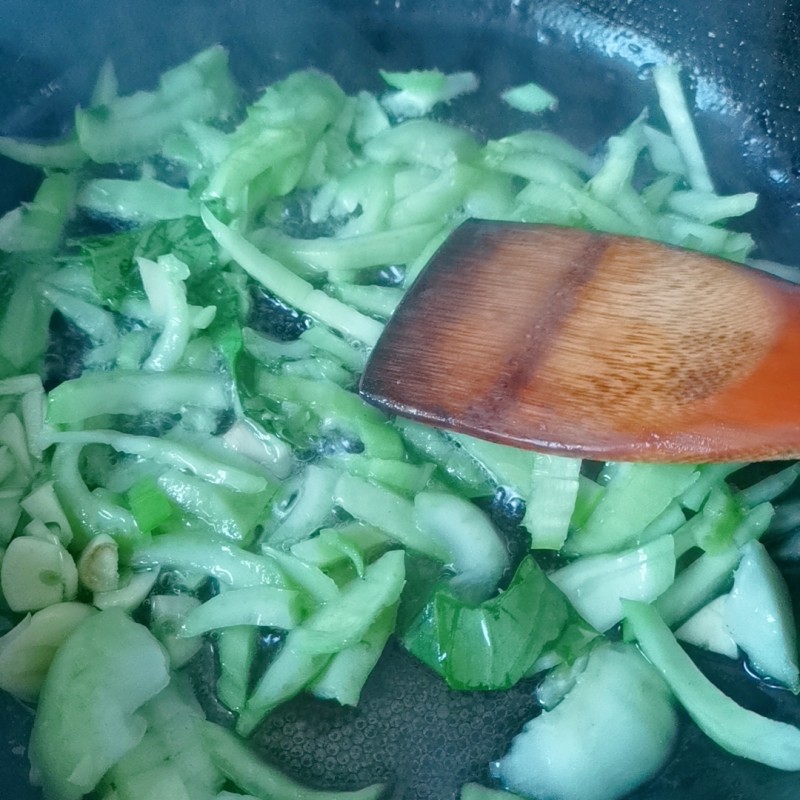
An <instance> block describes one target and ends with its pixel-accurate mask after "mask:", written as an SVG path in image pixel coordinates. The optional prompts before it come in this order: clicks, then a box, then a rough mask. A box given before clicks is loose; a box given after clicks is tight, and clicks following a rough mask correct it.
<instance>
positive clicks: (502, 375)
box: [361, 221, 800, 461]
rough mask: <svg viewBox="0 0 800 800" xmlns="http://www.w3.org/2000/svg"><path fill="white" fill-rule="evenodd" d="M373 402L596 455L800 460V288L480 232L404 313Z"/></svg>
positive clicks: (631, 244) (435, 264)
mask: <svg viewBox="0 0 800 800" xmlns="http://www.w3.org/2000/svg"><path fill="white" fill-rule="evenodd" d="M361 393H362V395H363V396H364V397H365V398H366V399H367V400H369V401H370V402H372V403H374V404H376V405H378V406H380V407H382V408H384V409H386V410H388V411H390V412H392V413H397V414H400V415H403V416H409V417H413V418H416V419H421V420H424V421H427V422H430V423H432V424H434V425H437V426H440V427H445V428H449V429H452V430H456V431H462V432H465V433H470V434H474V435H476V436H480V437H483V438H486V439H490V440H492V441H496V442H502V443H505V444H512V445H516V446H519V447H526V448H533V449H538V450H544V451H553V452H561V453H564V454H569V453H573V454H574V455H576V456H577V455H580V456H583V457H588V458H599V459H624V460H647V461H656V460H663V461H707V460H740V459H741V460H764V459H771V458H789V457H796V456H798V454H800V288H798V287H797V286H794V285H792V284H789V283H787V282H785V281H781V280H778V279H776V278H772V277H770V276H767V275H764V274H762V273H758V272H756V271H754V270H751V269H748V268H746V267H742V266H740V265H737V264H733V263H732V262H728V261H724V260H722V259H718V258H713V257H710V256H704V255H701V254H699V253H695V252H691V251H687V250H682V249H679V248H674V247H668V246H666V245H661V244H658V243H655V242H651V241H648V240H644V239H636V238H630V237H622V236H611V235H604V234H597V233H593V232H589V231H583V230H575V229H566V228H559V227H555V226H547V225H527V224H516V223H496V222H485V221H470V222H467V223H465V224H464V225H462V226H461V227H460V228H458V229H457V230H456V231H455V232H454V233H453V235H452V236H451V237H450V238H449V239H448V240H447V242H446V243H445V244H444V245H443V247H442V248H441V249H440V250H439V251H438V252H437V253H436V255H435V256H434V257H433V259H432V260H431V262H430V263H429V264H428V266H427V267H426V268H425V271H424V272H423V273H422V275H421V276H420V277H419V279H418V280H417V282H416V283H415V284H414V286H413V287H412V288H411V290H410V291H409V293H408V295H407V296H406V298H405V299H404V300H403V302H402V303H401V304H400V306H399V308H398V309H397V311H396V312H395V314H394V316H393V317H392V319H391V320H390V321H389V323H388V325H387V327H386V330H385V332H384V334H383V336H382V337H381V339H380V341H379V342H378V344H377V345H376V347H375V349H374V351H373V353H372V356H371V358H370V360H369V363H368V364H367V368H366V371H365V374H364V376H363V378H362V383H361Z"/></svg>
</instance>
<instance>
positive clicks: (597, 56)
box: [0, 0, 800, 800]
mask: <svg viewBox="0 0 800 800" xmlns="http://www.w3.org/2000/svg"><path fill="white" fill-rule="evenodd" d="M213 42H221V43H223V44H224V45H226V46H227V47H228V48H229V49H230V53H231V62H232V67H233V71H234V73H235V74H236V75H237V77H238V78H239V80H240V82H241V83H242V84H243V85H244V86H245V87H248V88H251V89H256V88H257V87H259V86H260V85H263V84H265V83H268V82H269V81H271V80H274V79H276V78H279V77H281V76H283V75H285V74H286V73H288V72H289V71H291V70H294V69H297V68H302V67H306V66H309V65H314V66H317V67H319V68H321V69H324V70H326V71H329V72H331V73H332V74H333V75H334V76H336V77H337V78H338V79H339V80H340V82H341V83H342V84H343V86H344V87H345V88H346V89H348V90H353V89H356V88H361V87H364V86H366V87H367V88H375V89H377V88H379V85H380V79H379V77H378V75H377V68H378V67H384V68H389V69H406V68H420V67H439V68H441V69H443V70H456V69H469V70H474V71H475V72H476V73H478V74H479V75H480V77H481V79H482V87H481V90H480V92H479V93H478V94H476V95H475V96H473V97H470V98H468V99H467V100H465V101H463V102H461V103H459V104H458V106H457V111H456V110H454V111H453V112H452V113H453V114H454V115H455V114H458V118H460V119H466V120H467V121H468V123H469V124H470V125H472V126H473V127H474V128H475V129H476V130H478V131H479V132H481V133H483V134H486V135H495V134H499V133H501V132H503V131H507V130H509V129H510V128H511V127H512V126H514V125H516V126H519V125H520V124H522V120H521V118H519V117H515V116H514V115H515V113H516V112H513V111H510V110H503V109H502V108H501V107H500V105H499V104H498V103H497V101H496V99H495V98H496V95H497V92H498V90H500V89H503V88H507V87H508V86H510V85H513V84H516V83H519V82H522V81H525V80H536V81H538V82H540V83H541V84H543V85H544V86H545V87H546V88H548V89H550V90H551V91H553V92H554V93H556V94H557V95H558V96H559V97H560V99H561V112H562V113H561V114H560V115H559V117H558V125H559V126H560V129H559V130H560V132H563V133H564V134H565V135H566V136H567V138H569V139H571V140H572V141H573V142H575V143H576V144H578V145H580V146H583V147H586V148H592V147H593V146H595V145H596V144H597V143H598V142H599V141H601V140H602V139H603V138H604V137H605V136H607V135H608V134H609V133H612V132H614V131H616V130H618V129H619V128H620V127H621V126H622V125H623V124H625V123H626V122H628V121H630V120H631V119H632V118H633V117H634V116H635V115H636V114H637V113H638V112H639V111H640V110H641V108H642V106H643V105H644V104H645V102H647V100H648V98H650V97H651V92H652V89H651V86H650V84H649V82H647V81H646V80H643V78H646V77H647V74H648V70H649V65H651V64H653V63H655V62H658V61H663V60H665V59H667V58H672V59H674V60H676V61H678V62H679V63H681V64H683V65H684V66H685V67H686V68H687V69H686V74H687V75H688V77H689V79H690V80H689V82H690V84H691V88H692V89H694V90H696V95H695V101H696V111H697V120H698V127H699V132H700V135H701V139H702V140H703V142H704V144H705V145H706V147H707V149H708V152H709V154H710V163H711V171H712V174H713V176H714V179H715V181H716V184H717V188H718V189H719V190H720V191H722V192H738V191H745V190H755V191H757V192H759V193H760V194H761V196H762V199H761V202H760V203H759V206H758V208H757V210H756V211H755V212H753V214H751V215H750V218H749V219H748V220H747V223H746V224H747V227H748V229H749V230H751V231H752V232H753V233H754V235H755V236H756V239H757V241H758V245H759V251H758V253H757V255H758V256H760V257H763V258H771V259H776V260H780V261H783V262H785V263H789V264H792V265H794V266H796V267H798V269H799V270H800V2H796V1H795V0H671V2H668V3H667V2H662V3H655V2H653V1H652V0H608V1H607V2H603V0H583V2H578V1H577V0H576V1H575V2H566V0H565V1H563V2H562V1H560V0H542V1H540V2H537V1H536V0H390V1H389V2H384V0H329V2H321V1H320V2H312V1H311V0H269V2H268V1H267V0H168V1H166V2H165V0H159V1H158V2H157V1H156V0H138V2H135V3H134V2H131V3H127V2H122V1H120V2H107V1H104V0H71V2H68V0H49V2H48V1H46V0H0V134H2V135H20V136H31V137H36V136H54V135H57V134H59V133H60V132H62V131H63V130H64V128H65V127H66V126H67V125H68V124H69V121H70V114H71V111H72V109H73V107H74V106H75V104H76V103H79V102H85V101H86V100H87V99H88V96H89V93H90V91H91V86H92V83H93V80H94V77H95V76H96V74H97V71H98V69H99V67H100V65H101V64H102V62H103V60H104V59H105V58H106V57H107V56H112V57H113V59H114V63H115V66H116V67H117V71H118V74H119V76H120V79H121V88H122V90H123V91H131V90H133V89H137V88H144V87H147V86H149V85H151V84H152V83H153V82H154V81H155V80H156V78H157V76H158V75H159V73H160V72H161V71H163V70H164V69H165V68H167V67H168V66H171V65H173V64H175V63H177V62H178V61H180V60H182V59H184V58H187V57H189V56H190V55H192V54H193V53H195V52H196V51H197V50H199V49H200V48H202V47H204V46H206V45H208V44H211V43H213ZM0 170H2V173H1V174H2V181H1V182H0V212H4V211H6V210H7V209H8V208H11V207H12V206H14V205H16V203H17V202H19V200H20V199H26V198H27V197H29V196H30V195H31V194H32V192H33V190H34V188H35V186H36V183H37V175H36V173H35V172H33V171H32V170H28V169H27V168H24V167H20V166H18V165H14V164H11V163H10V162H6V161H3V163H2V164H0ZM798 413H800V410H799V412H798ZM788 577H789V580H790V582H791V583H794V584H795V585H796V584H798V583H799V582H800V579H799V578H798V573H797V572H794V573H791V574H788ZM696 655H697V658H698V663H700V664H701V666H702V667H703V668H704V669H705V670H707V671H708V673H709V674H710V675H711V676H713V678H714V679H715V680H716V681H717V682H718V683H720V685H722V686H723V687H724V688H725V690H726V691H728V692H729V693H730V694H731V695H733V696H734V697H736V698H737V699H738V700H739V701H740V702H743V703H745V704H747V705H749V706H750V707H752V708H754V709H756V710H758V711H760V712H762V713H765V714H768V715H770V716H775V717H778V718H781V719H784V720H786V721H790V722H793V723H795V724H800V703H798V701H796V700H795V699H794V698H792V697H791V696H789V695H788V693H786V692H781V691H778V690H774V689H769V688H768V687H765V686H760V685H757V684H755V683H753V682H752V681H747V680H745V678H744V677H743V672H742V668H741V667H740V666H738V665H736V666H733V667H732V666H725V665H723V664H722V663H721V662H718V661H716V660H715V659H714V658H712V657H710V656H708V655H703V654H699V653H698V654H696ZM212 666H213V664H212ZM207 668H208V663H206V664H205V665H204V664H203V663H200V664H199V666H198V673H199V674H200V680H201V683H202V673H203V671H204V670H205V669H207ZM211 705H212V706H213V704H211ZM533 710H534V704H533V701H532V698H531V696H530V687H529V686H520V687H518V688H517V689H515V690H513V691H512V692H509V693H507V694H501V695H469V694H456V693H453V692H449V691H447V690H445V689H444V688H443V687H442V686H441V685H440V683H439V682H438V680H436V679H435V678H433V677H432V676H431V675H429V674H428V673H427V672H426V670H425V669H424V668H423V667H421V666H419V665H417V664H414V663H412V662H411V660H410V659H409V658H408V657H407V656H404V655H403V654H402V653H401V652H400V651H399V649H397V648H394V647H390V648H389V651H388V652H387V654H386V655H385V657H384V659H383V660H382V662H381V664H380V665H379V667H378V669H377V670H376V673H375V674H374V675H373V678H372V679H371V681H370V683H369V684H368V687H367V690H366V692H365V701H364V704H363V707H362V708H360V709H359V710H347V711H343V710H339V709H334V708H331V707H329V706H323V705H322V704H319V703H312V702H311V701H307V700H302V699H301V700H297V701H294V702H292V703H290V704H288V705H287V706H286V707H285V708H283V709H281V710H279V711H278V712H276V714H275V715H274V716H273V717H272V719H271V721H270V722H269V723H268V725H267V726H266V728H265V730H264V731H263V733H262V734H261V735H260V737H259V741H260V743H261V745H262V746H263V749H264V752H265V753H266V754H267V755H268V756H269V757H271V758H274V759H276V760H278V761H279V762H280V763H282V764H283V765H284V766H285V767H286V768H287V769H288V770H289V771H291V772H293V773H294V774H295V775H296V776H298V777H300V778H301V779H303V780H305V781H306V782H308V783H311V784H316V785H320V786H327V787H337V788H352V787H354V786H356V785H363V784H365V783H368V782H371V781H373V780H379V779H386V778H389V779H391V780H394V781H395V782H396V786H397V789H396V793H395V796H396V797H397V798H400V797H402V798H408V799H409V800H410V799H411V798H420V800H421V799H422V798H429V799H430V800H446V798H451V797H455V796H456V792H457V788H458V786H459V785H460V784H461V783H463V782H464V781H465V780H485V779H486V778H487V765H488V762H489V761H490V760H492V759H493V758H497V757H499V756H500V755H502V753H503V752H504V750H505V748H506V747H507V745H508V742H509V741H510V739H511V737H512V736H513V735H514V734H515V733H516V732H517V731H518V730H519V728H520V727H521V725H522V723H523V722H524V721H525V720H526V719H527V718H528V717H530V716H531V715H532V713H533ZM211 713H212V714H213V713H214V709H213V707H212V708H211ZM30 720H31V714H30V712H29V711H28V710H27V709H25V708H23V707H22V706H21V705H19V704H18V703H16V702H14V701H13V700H12V699H10V698H8V697H7V696H5V695H3V696H2V697H0V798H2V799H3V800H34V799H35V798H39V797H40V794H39V793H38V792H37V791H36V790H33V789H31V788H30V787H29V786H28V782H27V759H26V757H25V755H24V746H25V743H26V740H27V731H28V728H29V725H30ZM79 734H80V732H79V731H76V735H79ZM798 796H800V776H798V775H797V774H784V773H778V772H775V771H772V770H768V769H766V768H762V767H760V766H758V765H754V764H751V763H749V762H745V761H743V760H740V759H736V758H733V757H731V756H728V755H726V754H724V753H722V752H721V751H719V750H718V749H717V748H716V747H715V746H713V745H711V744H710V743H709V742H707V741H706V740H705V739H704V738H703V737H702V736H701V735H700V734H699V733H698V732H697V731H696V729H694V728H693V727H692V726H691V725H690V724H689V723H686V725H685V735H684V736H683V739H682V742H681V745H680V747H679V749H678V752H677V754H676V757H675V759H674V761H673V762H672V763H671V764H670V766H668V768H667V769H666V770H665V771H664V773H663V774H662V775H661V776H660V777H658V778H657V779H656V780H655V781H654V782H653V783H652V784H650V785H649V786H647V787H646V788H644V789H642V790H640V791H639V792H638V793H637V794H635V795H634V797H635V798H638V799H639V800H645V799H646V800H677V798H681V800H692V798H698V799H699V798H704V800H723V798H725V799H726V800H734V799H736V800H782V799H783V798H786V799H787V800H788V799H789V798H796V797H798ZM164 800H168V798H165V799H164Z"/></svg>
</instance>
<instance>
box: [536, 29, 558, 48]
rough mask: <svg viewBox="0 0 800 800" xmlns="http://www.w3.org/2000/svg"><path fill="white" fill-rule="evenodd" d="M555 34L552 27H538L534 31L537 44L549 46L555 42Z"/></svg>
mask: <svg viewBox="0 0 800 800" xmlns="http://www.w3.org/2000/svg"><path fill="white" fill-rule="evenodd" d="M557 38H558V37H557V34H556V32H555V31H554V30H553V29H552V28H539V29H538V30H537V31H536V41H537V42H538V43H539V44H543V45H545V46H549V45H552V44H555V41H556V39H557Z"/></svg>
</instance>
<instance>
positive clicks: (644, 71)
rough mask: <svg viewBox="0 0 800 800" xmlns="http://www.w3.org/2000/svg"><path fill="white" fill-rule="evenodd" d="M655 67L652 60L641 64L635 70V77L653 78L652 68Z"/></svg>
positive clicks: (642, 78) (640, 78)
mask: <svg viewBox="0 0 800 800" xmlns="http://www.w3.org/2000/svg"><path fill="white" fill-rule="evenodd" d="M655 68H656V65H655V64H654V63H653V62H652V61H648V62H647V63H646V64H642V65H641V66H640V67H639V68H638V69H637V70H636V77H637V78H638V79H639V80H640V81H650V80H652V79H653V70H654V69H655Z"/></svg>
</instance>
